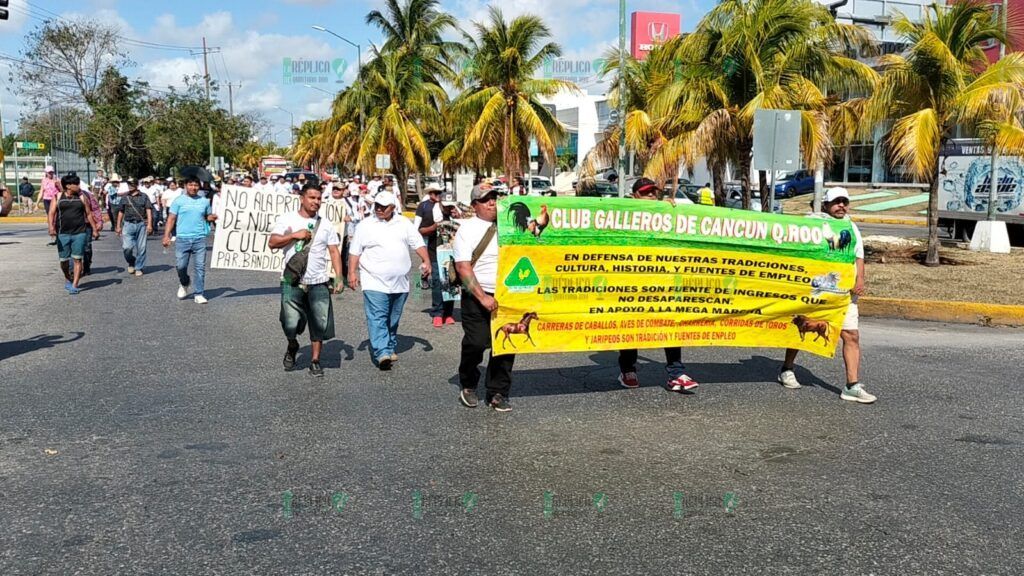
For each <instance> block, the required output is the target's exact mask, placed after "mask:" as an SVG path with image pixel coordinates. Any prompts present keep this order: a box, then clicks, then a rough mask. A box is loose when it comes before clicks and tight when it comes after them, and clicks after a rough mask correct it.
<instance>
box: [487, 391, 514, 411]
mask: <svg viewBox="0 0 1024 576" xmlns="http://www.w3.org/2000/svg"><path fill="white" fill-rule="evenodd" d="M490 406H491V408H494V411H495V412H511V411H512V405H511V404H509V403H508V398H505V397H504V396H502V395H501V394H495V395H494V398H491V401H490Z"/></svg>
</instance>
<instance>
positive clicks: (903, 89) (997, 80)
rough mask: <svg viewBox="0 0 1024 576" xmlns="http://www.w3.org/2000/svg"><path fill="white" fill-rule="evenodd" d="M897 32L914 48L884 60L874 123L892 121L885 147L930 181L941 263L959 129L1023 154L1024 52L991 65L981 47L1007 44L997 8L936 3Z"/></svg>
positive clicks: (932, 236) (931, 251)
mask: <svg viewBox="0 0 1024 576" xmlns="http://www.w3.org/2000/svg"><path fill="white" fill-rule="evenodd" d="M893 29H894V30H895V31H896V32H897V33H898V34H899V35H900V37H901V38H902V39H903V40H904V41H905V42H907V43H908V44H909V45H910V48H909V49H908V50H907V51H906V52H905V54H903V55H900V54H891V55H887V56H884V57H882V60H881V66H882V69H883V72H882V81H881V85H880V87H879V90H878V91H877V92H876V93H875V95H874V97H873V98H872V100H871V101H870V102H869V104H868V116H869V118H870V119H871V120H872V121H874V122H881V121H887V120H890V119H892V120H893V122H892V128H891V130H890V131H889V133H888V135H887V137H886V142H887V146H888V149H889V152H890V155H891V157H892V160H893V162H894V163H896V164H898V165H901V166H903V167H904V169H905V170H906V171H907V172H909V173H910V174H912V175H914V176H915V177H916V178H918V179H920V180H922V181H924V182H927V183H928V186H929V190H928V191H929V198H928V252H927V255H926V259H925V263H926V264H927V265H929V266H938V265H939V233H938V223H939V205H938V202H939V201H938V198H939V196H938V162H939V152H940V150H941V148H942V144H943V142H945V141H946V140H947V139H949V138H950V137H951V136H952V134H953V130H954V128H956V127H957V126H961V127H965V128H968V129H981V131H982V133H987V134H988V135H989V137H990V138H993V137H994V138H995V140H996V144H997V145H999V146H1000V147H1002V148H1003V149H1004V150H1006V151H1010V152H1012V153H1016V154H1024V146H1021V145H1022V144H1024V140H1022V139H1016V140H1015V139H1014V138H1013V135H1014V133H1015V132H1016V133H1018V134H1019V133H1020V123H1019V117H1020V115H1021V112H1022V111H1024V104H1022V102H1024V54H1022V53H1020V52H1015V53H1012V54H1009V55H1007V56H1006V57H1005V58H1003V59H1001V60H999V61H998V62H996V63H994V64H992V65H989V64H988V61H987V60H986V58H985V53H984V51H983V50H982V48H981V47H982V45H983V44H984V43H986V42H988V41H990V40H996V41H1000V42H1005V41H1006V31H1005V30H1004V29H1003V27H1002V24H1001V23H1000V22H999V21H998V19H996V18H994V17H993V13H992V8H991V6H990V5H987V4H982V3H979V2H974V1H966V2H957V3H954V4H952V5H942V6H940V5H937V4H932V5H931V6H929V7H928V8H927V9H926V10H925V12H924V14H923V17H922V19H921V21H920V22H913V21H911V20H910V19H909V18H907V17H905V16H900V17H899V18H897V19H896V21H895V22H893Z"/></svg>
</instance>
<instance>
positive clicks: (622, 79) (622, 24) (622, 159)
mask: <svg viewBox="0 0 1024 576" xmlns="http://www.w3.org/2000/svg"><path fill="white" fill-rule="evenodd" d="M618 184H619V198H625V197H626V0H619V181H618Z"/></svg>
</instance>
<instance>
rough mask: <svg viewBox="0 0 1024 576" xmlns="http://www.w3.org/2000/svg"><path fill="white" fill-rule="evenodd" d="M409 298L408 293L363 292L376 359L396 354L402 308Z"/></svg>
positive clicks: (367, 325)
mask: <svg viewBox="0 0 1024 576" xmlns="http://www.w3.org/2000/svg"><path fill="white" fill-rule="evenodd" d="M408 297H409V293H408V292H401V293H399V294H388V293H386V292H377V291H374V290H363V308H364V309H365V310H366V327H367V328H368V329H369V331H370V349H371V350H372V351H373V357H374V358H380V357H382V356H390V355H391V354H394V353H395V348H396V347H397V346H398V321H399V320H401V319H402V308H403V307H405V299H406V298H408Z"/></svg>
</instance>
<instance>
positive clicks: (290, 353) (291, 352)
mask: <svg viewBox="0 0 1024 576" xmlns="http://www.w3.org/2000/svg"><path fill="white" fill-rule="evenodd" d="M298 351H299V343H298V342H296V341H294V340H292V341H291V342H289V343H288V349H287V350H285V351H284V362H283V363H284V369H285V370H291V369H292V368H295V354H297V353H298Z"/></svg>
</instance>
